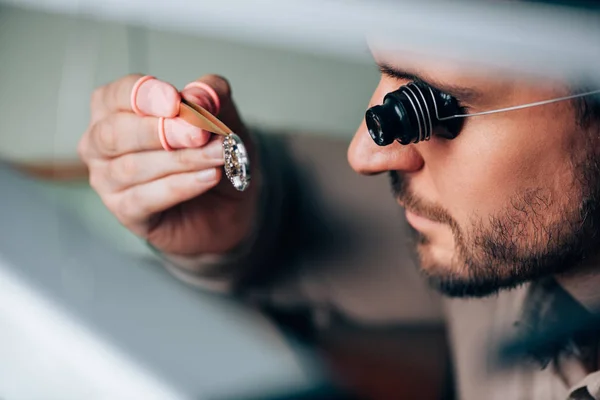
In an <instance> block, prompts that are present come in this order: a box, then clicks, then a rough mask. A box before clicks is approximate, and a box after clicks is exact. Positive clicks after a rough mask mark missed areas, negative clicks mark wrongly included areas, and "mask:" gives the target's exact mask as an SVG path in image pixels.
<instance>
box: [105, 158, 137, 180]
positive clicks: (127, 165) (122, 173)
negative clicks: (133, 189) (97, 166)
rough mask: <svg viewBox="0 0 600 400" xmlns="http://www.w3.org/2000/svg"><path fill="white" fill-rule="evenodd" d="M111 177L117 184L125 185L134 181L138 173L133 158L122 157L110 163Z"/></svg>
mask: <svg viewBox="0 0 600 400" xmlns="http://www.w3.org/2000/svg"><path fill="white" fill-rule="evenodd" d="M110 168H111V169H112V173H111V175H112V177H113V179H115V180H116V181H117V182H118V183H122V184H126V183H129V182H132V181H134V179H135V177H136V176H137V174H138V172H139V167H138V163H137V162H136V160H135V159H134V158H133V157H128V156H123V157H121V158H119V159H118V161H115V162H113V163H111V166H110Z"/></svg>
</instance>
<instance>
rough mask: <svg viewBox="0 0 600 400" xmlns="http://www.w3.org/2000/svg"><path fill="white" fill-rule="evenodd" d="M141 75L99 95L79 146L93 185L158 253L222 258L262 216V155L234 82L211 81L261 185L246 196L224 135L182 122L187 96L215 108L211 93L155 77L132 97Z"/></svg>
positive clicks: (253, 184)
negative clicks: (227, 158) (225, 151)
mask: <svg viewBox="0 0 600 400" xmlns="http://www.w3.org/2000/svg"><path fill="white" fill-rule="evenodd" d="M139 78H141V75H129V76H126V77H124V78H121V79H119V80H117V81H115V82H112V83H109V84H108V85H106V86H103V87H100V88H98V89H96V90H95V91H94V93H93V95H92V100H91V119H90V124H89V127H88V129H87V130H86V132H85V133H84V135H83V137H82V138H81V140H80V142H79V146H78V153H79V156H80V158H81V159H82V160H83V162H84V163H85V164H86V165H87V167H88V169H89V178H90V185H91V186H92V188H93V189H94V190H95V191H96V192H97V193H98V194H99V195H100V197H101V199H102V201H103V202H104V204H105V205H106V207H108V209H109V210H110V211H111V212H112V213H113V214H114V215H115V216H116V217H117V218H118V220H119V221H120V222H121V223H122V224H123V225H124V226H125V227H127V228H128V229H129V230H131V231H132V232H134V233H135V234H136V235H138V236H140V237H142V238H144V239H146V240H147V241H148V242H149V243H150V244H151V245H153V246H154V247H155V248H157V249H158V250H160V251H162V252H165V253H169V254H175V255H182V256H186V255H189V256H193V255H200V254H207V253H211V254H222V253H225V252H227V251H230V250H232V249H233V248H235V247H236V246H237V245H238V244H239V243H241V241H242V240H243V239H244V238H246V237H247V236H248V235H249V233H250V231H251V227H252V223H253V221H254V218H255V209H256V202H257V197H258V188H257V187H258V186H259V185H260V182H259V181H258V179H256V178H259V179H260V177H259V176H257V175H258V174H255V172H256V171H257V165H258V164H257V160H256V158H257V157H256V151H255V148H254V145H253V143H252V142H251V140H250V137H249V136H248V132H247V130H246V129H245V127H244V126H243V124H242V122H241V120H240V118H239V115H238V113H237V110H236V107H235V105H234V102H233V100H232V99H231V92H230V88H229V84H228V83H227V81H225V80H224V79H223V78H221V77H218V76H215V75H209V76H205V77H203V78H201V79H200V81H202V82H204V83H206V84H208V85H210V86H211V87H212V88H213V89H214V90H215V91H216V92H217V94H218V96H219V99H220V103H221V105H220V113H219V119H221V120H222V121H223V122H224V123H225V124H226V125H228V126H229V127H230V128H231V129H232V130H233V131H234V132H236V133H237V134H238V135H239V136H240V137H241V138H242V140H243V141H244V143H245V145H246V147H247V150H248V152H249V155H250V162H251V164H252V169H253V176H252V178H253V180H252V182H251V184H250V187H249V188H248V189H246V190H245V191H244V192H238V191H237V190H235V189H234V188H233V187H232V185H231V183H230V182H229V180H227V178H225V177H224V174H223V171H222V166H223V164H224V161H223V156H222V137H221V136H218V135H214V134H211V133H209V132H206V131H203V130H201V129H199V128H197V127H194V126H192V125H190V124H188V123H187V122H185V121H183V120H182V119H180V118H178V117H177V116H176V115H177V112H178V106H179V102H180V100H181V97H183V98H185V99H186V100H189V101H191V102H194V103H196V104H200V105H202V106H204V107H205V108H207V109H209V111H212V110H210V107H211V104H213V103H211V100H210V95H209V94H208V93H207V92H206V91H204V90H202V89H200V88H198V87H193V86H190V87H186V88H185V89H184V90H183V91H182V92H181V93H179V92H178V91H177V89H175V88H174V87H173V86H172V85H170V84H168V83H166V82H163V81H160V80H157V79H152V80H149V81H146V82H144V83H143V84H142V85H141V86H140V87H139V90H138V92H137V96H136V99H135V104H136V105H137V107H138V108H139V109H140V111H141V112H142V113H143V114H146V116H139V115H137V114H136V113H134V111H133V110H132V106H131V99H130V97H131V92H132V89H133V87H134V85H135V83H136V82H137V81H138V80H139ZM158 117H166V119H165V122H164V126H165V136H166V139H167V142H168V144H169V145H170V146H171V147H172V148H173V149H174V150H173V151H166V150H164V149H163V147H162V145H161V142H160V139H159V134H158Z"/></svg>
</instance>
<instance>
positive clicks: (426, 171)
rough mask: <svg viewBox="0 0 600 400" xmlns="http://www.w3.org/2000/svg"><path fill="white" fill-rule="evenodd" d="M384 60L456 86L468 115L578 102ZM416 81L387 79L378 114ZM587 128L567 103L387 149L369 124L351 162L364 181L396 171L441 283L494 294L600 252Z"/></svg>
mask: <svg viewBox="0 0 600 400" xmlns="http://www.w3.org/2000/svg"><path fill="white" fill-rule="evenodd" d="M376 60H377V62H378V63H379V64H387V65H388V66H389V67H392V69H394V70H400V71H404V72H408V73H410V74H413V75H417V76H419V77H420V78H421V79H422V80H424V81H426V82H430V83H432V84H434V86H437V87H438V88H445V87H448V90H447V91H446V92H447V93H449V94H453V93H451V92H452V91H454V92H456V94H457V95H456V97H457V99H458V101H459V102H461V105H462V106H464V107H466V112H468V113H476V112H480V111H487V110H494V109H500V108H504V107H509V106H513V105H521V104H526V103H532V102H536V101H540V100H546V99H552V98H557V97H561V96H565V95H568V94H569V93H568V88H567V87H566V86H565V85H561V84H560V83H556V82H546V81H542V80H539V79H538V80H535V79H533V78H531V77H520V78H515V77H514V76H508V75H502V74H500V73H499V72H498V71H492V70H488V71H482V70H479V71H474V70H468V69H466V68H465V67H464V66H458V65H456V66H452V65H449V64H448V63H439V64H437V65H431V64H429V65H427V66H425V65H424V64H420V65H419V66H415V65H398V63H389V62H387V61H386V60H385V59H384V58H382V57H376ZM399 75H401V74H399ZM408 82H409V81H408V80H407V79H406V78H405V77H404V78H402V77H398V76H396V77H394V76H389V74H382V78H381V81H380V83H379V85H378V87H377V89H376V91H375V93H374V95H373V97H372V99H371V101H370V103H369V107H371V106H373V105H376V104H381V102H382V99H383V97H384V96H385V94H387V93H388V92H391V91H395V90H397V89H398V88H399V87H400V86H401V85H404V84H406V83H408ZM461 96H462V98H461ZM579 122H580V120H579V116H578V114H577V110H576V108H575V107H574V106H573V103H571V102H568V101H563V102H558V103H554V104H549V105H544V106H539V107H532V108H527V109H522V110H517V111H510V112H504V113H498V114H491V115H485V116H478V117H470V118H466V119H465V120H464V126H463V129H462V130H461V132H460V134H459V135H458V137H457V138H455V139H454V140H447V139H443V138H440V137H436V136H433V137H432V139H431V140H430V141H427V142H421V143H418V144H411V145H408V146H403V145H400V144H399V143H396V142H395V143H393V144H391V145H389V146H385V147H379V146H377V145H376V144H375V143H374V142H373V141H372V139H371V138H370V137H369V134H368V132H367V129H366V126H365V123H364V121H363V123H362V124H361V125H360V127H359V129H358V131H357V133H356V135H355V137H354V140H353V141H352V144H351V146H350V148H349V151H348V157H349V161H350V164H351V165H352V167H353V168H354V169H355V170H356V171H358V172H360V173H363V174H377V173H382V172H389V173H390V176H391V181H392V187H393V189H394V190H393V192H394V194H395V196H396V197H397V199H398V202H399V204H400V205H401V206H403V207H405V209H406V219H407V221H408V223H409V224H410V225H411V226H412V228H413V229H414V232H415V233H416V238H417V242H416V247H417V252H418V256H419V260H420V264H421V269H422V271H423V272H424V273H425V274H426V276H428V278H429V280H430V281H431V283H432V284H433V285H434V286H436V287H437V288H438V289H440V290H442V291H443V292H445V293H446V294H449V295H453V296H483V295H488V294H490V293H493V292H495V291H497V290H498V289H501V288H507V287H514V286H516V285H518V284H520V283H523V282H526V281H529V280H531V279H535V278H538V277H541V276H545V275H548V274H552V273H557V272H561V271H564V270H566V269H568V268H572V267H573V266H574V265H575V264H577V263H578V262H580V261H581V260H582V258H583V257H587V256H591V255H595V253H596V251H597V250H596V249H598V248H600V236H599V235H597V234H596V233H595V230H597V229H598V227H597V225H598V224H599V223H600V210H599V209H598V200H599V196H600V167H599V166H598V165H597V164H596V161H597V160H598V158H597V155H598V141H597V139H596V136H598V135H597V127H595V128H594V127H583V126H581V125H580V123H579ZM594 130H595V131H596V132H594Z"/></svg>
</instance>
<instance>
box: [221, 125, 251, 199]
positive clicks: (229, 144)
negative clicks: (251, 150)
mask: <svg viewBox="0 0 600 400" xmlns="http://www.w3.org/2000/svg"><path fill="white" fill-rule="evenodd" d="M223 156H224V158H225V175H226V176H227V179H229V180H230V181H231V183H232V184H233V187H234V188H236V189H237V190H239V191H240V192H242V191H244V190H246V188H247V187H248V185H249V184H250V161H249V159H248V153H247V151H246V147H245V146H244V143H243V142H242V139H240V137H239V136H238V135H236V134H235V133H230V134H228V135H227V136H225V139H224V140H223Z"/></svg>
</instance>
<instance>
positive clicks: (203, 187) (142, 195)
mask: <svg viewBox="0 0 600 400" xmlns="http://www.w3.org/2000/svg"><path fill="white" fill-rule="evenodd" d="M220 178H221V170H220V169H218V168H211V169H205V170H202V171H199V172H185V173H181V174H174V175H169V176H166V177H164V178H161V179H158V180H155V181H151V182H148V183H145V184H143V185H139V186H134V187H132V188H130V189H128V190H125V191H123V192H120V193H119V194H118V195H116V196H115V197H114V198H113V199H111V200H109V204H111V206H112V207H114V209H113V210H114V211H113V212H115V213H116V215H117V216H119V219H120V220H121V221H122V222H124V223H125V224H130V223H131V224H133V223H139V222H144V221H147V220H148V219H149V218H150V217H152V216H153V215H154V214H156V213H160V212H163V211H165V210H167V209H169V208H171V207H174V206H176V205H178V204H180V203H183V202H185V201H188V200H191V199H193V198H195V197H197V196H200V195H202V194H203V193H205V192H207V191H209V190H210V189H212V188H214V187H215V186H216V185H217V184H218V182H219V180H220Z"/></svg>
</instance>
